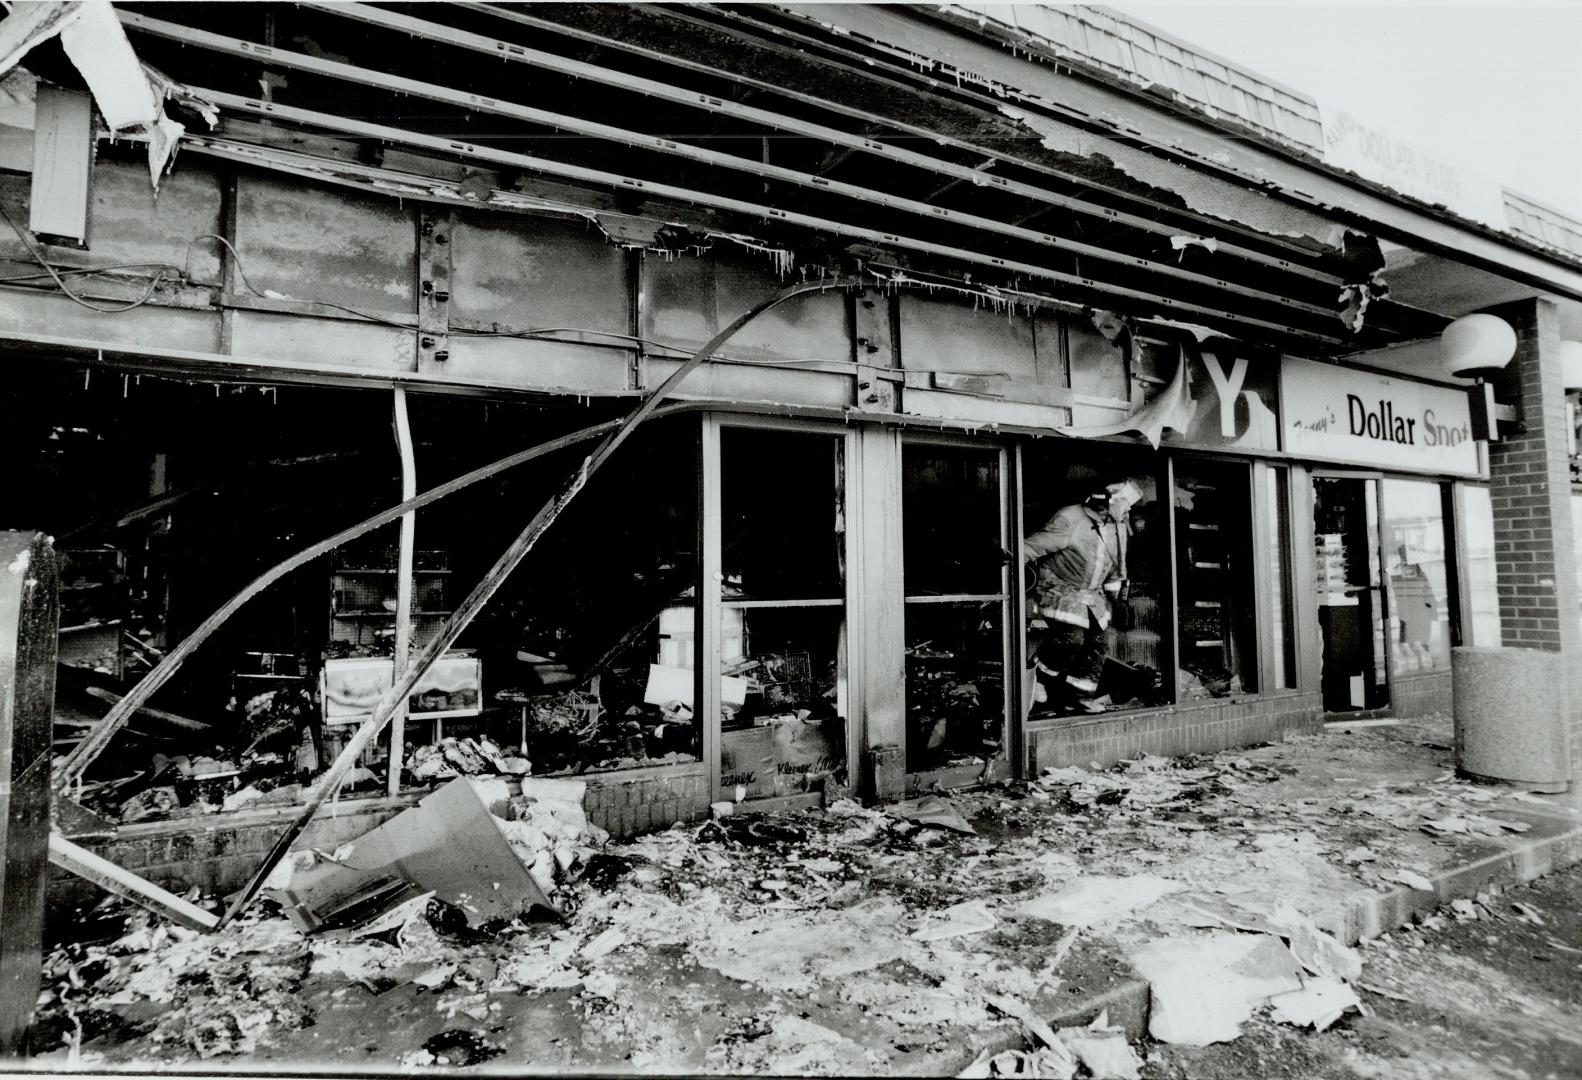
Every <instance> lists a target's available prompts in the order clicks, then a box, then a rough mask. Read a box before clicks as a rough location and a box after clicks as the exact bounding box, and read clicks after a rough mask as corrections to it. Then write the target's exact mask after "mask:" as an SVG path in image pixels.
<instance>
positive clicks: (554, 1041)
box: [40, 720, 1526, 1077]
mask: <svg viewBox="0 0 1582 1080" xmlns="http://www.w3.org/2000/svg"><path fill="white" fill-rule="evenodd" d="M1439 724H1440V726H1441V727H1443V726H1445V725H1444V721H1443V720H1441V721H1439ZM1422 730H1423V731H1428V732H1429V734H1428V735H1426V736H1422V732H1421V731H1420V732H1418V733H1417V734H1418V735H1419V736H1421V738H1420V739H1419V742H1421V741H1422V739H1423V738H1432V737H1434V736H1433V732H1435V731H1437V730H1438V729H1437V728H1433V727H1432V726H1431V725H1430V726H1429V727H1426V728H1423V729H1422ZM1403 746H1405V747H1409V748H1411V749H1414V750H1416V751H1417V752H1418V754H1419V759H1420V760H1418V761H1416V770H1415V774H1411V773H1403V772H1402V771H1401V769H1400V768H1398V767H1397V766H1399V764H1400V762H1399V760H1398V758H1397V759H1395V760H1392V759H1391V758H1390V757H1389V754H1390V753H1391V752H1395V751H1399V750H1401V748H1402V747H1403ZM1425 755H1426V756H1425ZM1435 755H1438V756H1437V757H1436V756H1435ZM1443 757H1444V755H1443V753H1442V752H1441V751H1439V750H1435V749H1433V747H1432V744H1430V746H1429V748H1428V749H1426V750H1425V749H1424V748H1423V747H1422V746H1420V745H1418V743H1411V742H1409V740H1406V739H1402V738H1401V737H1399V736H1398V735H1396V734H1391V733H1389V732H1387V731H1386V732H1380V731H1372V730H1363V731H1360V732H1352V733H1348V734H1346V735H1344V736H1337V735H1335V734H1333V733H1330V734H1325V735H1316V736H1296V737H1293V738H1292V739H1291V740H1289V741H1288V742H1287V743H1285V744H1282V745H1281V746H1278V747H1270V748H1264V749H1256V748H1255V749H1249V750H1244V751H1229V752H1224V753H1220V754H1215V755H1207V756H1194V757H1188V758H1182V759H1178V760H1168V759H1165V758H1160V757H1154V756H1143V757H1139V758H1134V759H1131V760H1129V761H1126V762H1123V763H1121V764H1120V765H1117V766H1115V767H1113V768H1108V769H1099V768H1080V767H1070V768H1060V769H1054V768H1051V769H1046V770H1044V771H1043V772H1042V773H1041V774H1040V775H1039V776H1038V777H1036V778H1035V779H1033V780H1032V781H1030V782H1014V783H1013V782H1006V783H1000V784H996V785H990V786H987V787H982V788H978V789H974V790H969V791H960V792H954V793H951V794H949V795H944V794H932V795H925V796H922V797H920V798H917V799H913V800H910V801H909V802H905V803H900V804H895V805H892V806H883V807H878V808H866V807H863V806H861V805H859V804H857V803H855V802H852V801H850V800H847V799H840V800H836V801H833V802H831V803H830V804H829V805H828V806H827V807H825V808H824V809H820V810H804V811H797V812H784V813H779V814H773V815H764V814H754V813H749V812H747V811H749V810H750V809H751V807H750V804H748V805H740V806H738V807H736V808H735V810H736V812H734V813H732V814H730V815H728V816H724V817H720V818H717V819H715V820H711V821H708V822H705V823H703V824H701V825H698V824H690V825H688V824H682V825H677V826H675V827H673V828H670V829H668V830H665V831H662V832H658V833H653V834H650V835H646V836H642V837H640V838H638V839H636V840H634V841H631V842H629V843H614V842H611V841H610V840H609V839H608V838H607V837H606V836H604V835H602V834H601V833H600V832H599V830H597V829H596V828H594V827H592V826H591V825H589V824H588V823H587V820H586V817H585V816H583V815H582V812H581V810H580V807H579V806H577V805H576V802H577V801H578V800H580V798H581V794H582V785H581V784H580V782H575V781H534V780H532V779H530V778H529V779H527V780H525V781H524V780H522V779H520V778H519V779H517V780H515V781H513V780H510V779H506V778H490V779H463V780H458V781H452V783H456V784H462V785H465V786H467V787H470V788H471V789H472V790H473V791H475V792H476V793H477V794H478V796H479V801H480V802H482V803H483V804H486V805H488V806H489V807H490V811H491V816H492V817H493V820H494V821H495V824H496V825H497V826H498V827H499V829H500V830H501V835H502V836H503V837H505V838H506V841H507V843H508V845H509V848H510V850H511V851H512V852H513V853H514V854H515V857H516V858H517V859H519V860H520V862H521V864H522V865H523V866H524V867H526V868H528V870H529V872H530V873H532V874H533V875H534V876H535V878H536V879H537V880H539V882H540V883H541V884H542V885H543V886H544V892H545V894H546V896H547V897H549V898H550V899H551V901H552V905H551V907H552V909H553V910H550V909H548V908H537V907H535V908H531V909H529V910H525V911H521V912H518V913H514V914H510V915H508V916H505V917H499V918H493V919H490V920H487V921H483V922H481V923H479V924H478V925H469V922H468V918H467V915H466V913H465V912H463V911H461V910H459V909H458V908H457V907H456V906H455V905H454V904H451V903H446V902H444V901H442V900H441V899H439V898H438V897H437V896H436V895H435V894H434V892H433V891H431V890H430V889H429V888H428V886H429V885H430V883H426V882H425V883H421V884H422V885H423V886H424V888H423V890H422V891H416V892H414V893H413V894H412V895H409V896H407V897H406V898H405V899H404V900H401V901H400V902H399V903H396V904H394V906H391V907H389V908H387V909H385V910H383V911H380V912H378V914H377V915H376V916H374V917H372V918H371V919H369V920H368V921H366V922H363V923H361V924H358V925H346V926H341V927H339V928H337V929H333V930H319V931H317V932H313V933H305V932H304V931H303V930H302V929H301V928H300V927H299V925H297V924H296V923H294V922H293V921H292V920H290V919H288V918H287V917H286V916H285V915H284V914H282V911H281V908H280V905H279V903H278V902H277V900H275V899H264V900H262V901H259V902H258V903H256V904H255V905H254V906H253V908H252V909H250V910H249V912H248V913H247V914H246V915H245V916H244V917H243V918H242V919H241V920H239V921H237V922H235V923H232V924H231V925H229V926H227V927H225V928H224V929H223V930H222V931H220V932H219V933H216V934H213V935H207V936H206V935H202V934H198V933H194V932H190V931H186V930H182V929H179V928H176V927H171V926H167V925H164V924H163V923H162V922H160V921H159V920H157V919H154V918H151V917H150V916H149V915H147V914H146V913H143V912H141V911H136V910H131V909H128V908H126V907H124V906H123V905H122V903H121V902H120V901H107V902H106V903H104V904H102V905H100V909H99V910H98V911H97V912H95V913H93V915H92V916H90V917H89V918H87V919H85V920H83V921H82V923H81V924H80V925H79V926H78V927H76V928H75V933H76V935H77V936H76V938H75V939H74V940H72V941H69V942H62V943H60V944H57V945H56V946H55V947H54V948H53V951H52V952H51V953H50V955H49V957H48V960H47V964H46V985H47V989H46V991H45V993H44V995H43V1007H42V1011H41V1031H43V1032H45V1033H47V1038H46V1040H45V1044H44V1045H42V1046H40V1051H41V1052H43V1053H44V1054H45V1058H44V1060H45V1061H46V1062H49V1061H54V1062H57V1063H58V1062H60V1061H66V1062H69V1063H70V1064H72V1065H73V1066H74V1067H106V1068H108V1067H118V1066H122V1065H127V1064H131V1063H137V1064H140V1065H144V1066H151V1065H155V1064H159V1063H165V1064H180V1063H183V1062H191V1061H194V1060H209V1061H212V1060H213V1059H220V1058H225V1057H234V1056H237V1055H246V1056H247V1060H249V1061H250V1062H259V1063H262V1062H275V1063H280V1062H289V1061H291V1060H296V1059H307V1058H311V1059H312V1060H314V1061H316V1062H321V1063H324V1064H329V1063H335V1064H336V1065H337V1066H346V1067H365V1068H366V1067H372V1068H390V1067H392V1066H402V1067H413V1066H426V1065H446V1064H450V1065H464V1064H473V1063H478V1064H480V1065H482V1066H483V1067H485V1068H487V1067H489V1066H490V1064H491V1063H492V1064H493V1065H494V1066H498V1067H505V1066H506V1065H507V1064H510V1065H520V1066H533V1067H550V1068H570V1067H575V1068H581V1069H620V1070H630V1071H652V1070H672V1071H673V1070H683V1071H697V1072H733V1073H740V1072H770V1073H776V1074H829V1075H844V1074H854V1073H857V1074H865V1073H875V1072H893V1073H898V1074H900V1073H919V1074H935V1075H937V1074H940V1073H947V1074H955V1073H960V1074H962V1075H970V1076H990V1077H1000V1076H1025V1077H1034V1076H1067V1077H1070V1076H1137V1075H1140V1074H1139V1072H1138V1070H1139V1068H1143V1069H1146V1067H1147V1066H1146V1062H1147V1061H1148V1060H1149V1055H1150V1054H1151V1053H1156V1052H1155V1051H1151V1050H1150V1049H1149V1047H1150V1045H1152V1044H1151V1043H1150V1042H1149V1041H1148V1040H1144V1041H1143V1042H1142V1043H1141V1044H1139V1045H1136V1046H1133V1045H1132V1044H1130V1043H1128V1042H1127V1041H1126V1039H1125V1037H1124V1034H1123V1033H1121V1032H1120V1031H1119V1029H1116V1028H1112V1027H1111V1026H1110V1025H1109V1024H1108V1023H1107V1022H1106V1020H1105V1018H1104V1017H1096V1018H1090V1022H1088V1023H1085V1024H1072V1025H1066V1026H1063V1027H1061V1028H1060V1029H1059V1030H1053V1029H1051V1027H1050V1026H1049V1025H1048V1024H1046V1023H1045V1022H1044V1021H1042V1020H1040V1019H1039V1018H1040V1017H1041V1016H1050V1015H1056V1014H1058V1013H1059V1011H1060V1010H1061V1009H1062V1008H1064V1007H1066V1006H1067V1005H1068V1003H1069V1001H1070V1000H1071V999H1072V996H1073V995H1082V994H1090V995H1091V994H1097V993H1101V992H1102V991H1104V990H1105V989H1106V988H1108V987H1110V986H1113V985H1115V984H1116V983H1117V981H1118V980H1120V979H1122V978H1124V977H1128V975H1129V973H1130V972H1131V971H1136V972H1140V973H1141V974H1142V975H1143V976H1144V977H1145V978H1147V979H1148V981H1149V983H1150V985H1151V990H1152V1009H1151V1027H1150V1038H1151V1040H1153V1042H1154V1043H1163V1042H1175V1043H1179V1044H1182V1045H1187V1046H1193V1045H1203V1044H1206V1043H1209V1042H1213V1041H1219V1040H1226V1039H1234V1038H1236V1037H1237V1036H1238V1034H1239V1032H1240V1031H1241V1029H1242V1026H1243V1025H1244V1024H1246V1023H1247V1022H1249V1020H1256V1022H1258V1023H1260V1024H1262V1023H1269V1022H1274V1023H1282V1024H1288V1025H1295V1026H1299V1027H1303V1028H1310V1029H1317V1030H1322V1029H1324V1028H1326V1027H1329V1026H1333V1025H1341V1026H1344V1025H1345V1024H1346V1023H1347V1020H1346V1017H1348V1016H1352V1015H1356V1013H1357V1012H1358V1010H1362V1009H1365V1008H1366V1004H1365V998H1364V997H1363V995H1364V994H1367V993H1371V992H1374V990H1372V989H1370V986H1371V984H1370V983H1369V974H1368V970H1367V965H1366V963H1365V962H1364V955H1365V954H1371V953H1372V951H1373V950H1375V949H1377V948H1379V947H1380V946H1378V945H1377V944H1370V946H1369V948H1368V949H1366V950H1359V949H1354V948H1350V947H1347V946H1346V945H1344V944H1342V943H1341V942H1340V941H1339V940H1337V938H1336V937H1334V936H1332V934H1331V933H1330V931H1332V930H1334V929H1335V928H1336V927H1335V919H1336V911H1337V910H1340V909H1341V907H1343V905H1340V904H1339V903H1338V901H1339V899H1340V898H1341V897H1343V896H1345V895H1348V894H1355V892H1356V890H1358V889H1368V890H1374V891H1381V892H1382V891H1389V890H1393V889H1396V888H1398V887H1399V886H1400V883H1402V882H1405V883H1406V884H1408V885H1409V886H1413V887H1416V886H1418V885H1419V884H1426V883H1427V880H1426V879H1427V876H1428V875H1430V874H1432V873H1433V872H1434V870H1435V867H1434V865H1433V864H1432V860H1431V859H1430V858H1428V857H1426V856H1425V854H1424V852H1425V850H1430V849H1432V848H1434V847H1435V846H1436V845H1441V844H1446V843H1464V842H1466V841H1467V838H1468V837H1471V836H1475V835H1477V834H1479V833H1481V832H1484V831H1487V830H1490V829H1498V830H1500V831H1501V832H1518V831H1521V830H1522V829H1523V828H1524V827H1525V825H1526V823H1525V822H1524V821H1522V820H1521V816H1520V813H1519V812H1513V807H1515V808H1519V807H1520V806H1521V805H1522V801H1521V800H1520V799H1512V798H1509V797H1507V796H1506V794H1505V793H1504V789H1501V788H1495V787H1489V786H1482V785H1477V784H1473V783H1468V782H1463V781H1460V780H1457V779H1456V778H1455V777H1454V776H1453V775H1452V774H1449V773H1436V772H1435V771H1434V769H1433V768H1432V764H1431V763H1433V762H1437V761H1440V760H1442V759H1443ZM1299 774H1305V778H1301V779H1299ZM1315 777H1316V778H1317V779H1316V780H1315ZM513 783H514V784H515V785H516V786H515V788H513V786H512V785H513ZM535 783H538V784H548V785H551V786H550V787H544V788H538V789H535V788H534V784H535ZM555 784H570V785H571V786H570V787H566V788H560V789H558V790H557V789H555V788H554V787H553V785H555ZM535 790H536V791H537V794H536V795H535V794H532V792H534V791H535ZM515 792H521V794H517V793H515ZM1295 792H1303V793H1304V794H1300V795H1297V794H1293V793H1295ZM1313 792H1321V794H1317V795H1315V794H1313ZM357 843H358V842H356V841H354V842H352V844H351V845H349V847H350V848H351V849H352V851H355V848H356V844H357ZM293 858H294V860H295V861H294V862H290V863H288V864H286V867H285V868H284V869H283V870H281V871H277V876H279V875H284V876H283V878H282V879H281V880H284V881H286V882H289V880H290V876H291V874H292V873H300V872H301V870H302V869H303V868H305V867H312V866H319V867H324V866H326V865H333V864H335V863H337V862H342V861H345V860H348V859H349V858H352V856H351V854H350V853H349V852H348V851H346V850H342V851H339V852H302V853H298V854H297V855H296V856H294V857H293ZM280 883H281V882H280V881H276V882H275V884H277V885H278V884H280ZM271 895H272V896H278V895H280V894H279V892H276V893H272V894H271ZM194 896H195V894H194ZM200 902H202V903H207V904H208V905H209V906H211V907H214V906H217V904H218V902H219V898H215V897H205V898H202V899H201V901H200ZM1446 917H1454V918H1458V919H1459V918H1483V919H1489V920H1499V919H1513V918H1515V919H1520V918H1524V917H1525V916H1524V915H1523V914H1522V913H1521V912H1519V911H1516V910H1515V909H1511V908H1510V906H1509V905H1508V904H1502V903H1501V902H1500V901H1499V899H1498V898H1497V896H1495V895H1494V894H1492V893H1486V894H1484V895H1482V896H1481V897H1479V899H1478V900H1477V901H1463V902H1458V904H1457V905H1456V906H1455V907H1454V908H1451V909H1447V914H1446V915H1433V916H1430V918H1446ZM1381 992H1382V991H1381ZM347 1031H357V1032H363V1033H366V1034H365V1035H361V1036H359V1037H356V1038H347V1037H346V1036H345V1034H344V1033H345V1032H347ZM996 1037H998V1038H1000V1040H1001V1041H1000V1042H998V1043H997V1042H995V1041H994V1039H995V1038H996ZM1007 1037H1009V1039H1010V1042H1009V1043H1007V1042H1005V1041H1004V1040H1005V1038H1007ZM365 1040H366V1041H365ZM211 1067H212V1066H211Z"/></svg>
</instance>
